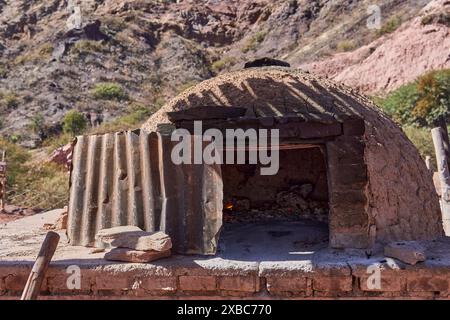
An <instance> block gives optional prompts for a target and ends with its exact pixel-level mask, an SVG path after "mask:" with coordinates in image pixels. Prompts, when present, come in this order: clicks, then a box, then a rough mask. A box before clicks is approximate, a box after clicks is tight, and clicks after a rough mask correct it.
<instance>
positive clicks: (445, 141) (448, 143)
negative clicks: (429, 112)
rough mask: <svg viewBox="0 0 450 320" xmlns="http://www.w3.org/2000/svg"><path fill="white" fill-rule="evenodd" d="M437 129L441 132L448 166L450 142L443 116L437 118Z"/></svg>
mask: <svg viewBox="0 0 450 320" xmlns="http://www.w3.org/2000/svg"><path fill="white" fill-rule="evenodd" d="M438 125H439V128H441V130H442V143H443V144H444V150H445V155H446V156H447V163H448V165H449V166H450V163H449V161H450V141H449V138H448V130H447V123H446V122H445V118H444V117H443V116H440V117H439V120H438Z"/></svg>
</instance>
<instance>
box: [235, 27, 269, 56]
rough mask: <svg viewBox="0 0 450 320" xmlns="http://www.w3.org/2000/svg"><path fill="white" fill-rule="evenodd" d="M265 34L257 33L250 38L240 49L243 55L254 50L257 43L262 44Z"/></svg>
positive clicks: (262, 32)
mask: <svg viewBox="0 0 450 320" xmlns="http://www.w3.org/2000/svg"><path fill="white" fill-rule="evenodd" d="M266 35H267V32H265V31H259V32H257V33H256V34H254V35H253V36H252V37H250V38H249V39H248V40H247V42H246V43H245V44H244V46H243V47H242V48H241V51H242V52H243V53H247V52H248V51H250V50H255V49H256V47H257V46H258V44H259V43H261V42H263V41H264V39H265V38H266Z"/></svg>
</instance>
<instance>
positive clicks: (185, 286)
mask: <svg viewBox="0 0 450 320" xmlns="http://www.w3.org/2000/svg"><path fill="white" fill-rule="evenodd" d="M179 281H180V289H181V290H185V291H213V290H216V289H217V284H216V277H214V276H180V278H179Z"/></svg>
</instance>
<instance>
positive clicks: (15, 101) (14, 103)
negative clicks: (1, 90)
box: [3, 93, 19, 109]
mask: <svg viewBox="0 0 450 320" xmlns="http://www.w3.org/2000/svg"><path fill="white" fill-rule="evenodd" d="M3 103H4V105H5V106H6V107H7V108H8V109H15V108H17V107H18V106H19V98H17V96H16V95H15V94H14V93H6V94H4V95H3Z"/></svg>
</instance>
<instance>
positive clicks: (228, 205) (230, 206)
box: [225, 202, 233, 210]
mask: <svg viewBox="0 0 450 320" xmlns="http://www.w3.org/2000/svg"><path fill="white" fill-rule="evenodd" d="M225 209H227V210H232V209H233V204H232V203H231V202H228V203H227V204H226V205H225Z"/></svg>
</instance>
